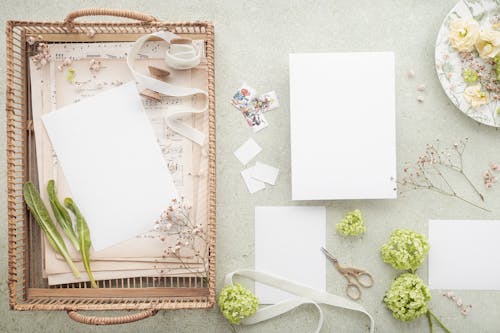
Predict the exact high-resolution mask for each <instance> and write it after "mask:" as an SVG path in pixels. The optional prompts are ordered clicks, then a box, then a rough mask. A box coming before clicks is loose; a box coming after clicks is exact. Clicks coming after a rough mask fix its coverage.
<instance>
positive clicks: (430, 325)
mask: <svg viewBox="0 0 500 333" xmlns="http://www.w3.org/2000/svg"><path fill="white" fill-rule="evenodd" d="M427 319H428V320H429V328H430V329H431V333H434V324H433V323H432V317H431V314H430V312H429V311H427Z"/></svg>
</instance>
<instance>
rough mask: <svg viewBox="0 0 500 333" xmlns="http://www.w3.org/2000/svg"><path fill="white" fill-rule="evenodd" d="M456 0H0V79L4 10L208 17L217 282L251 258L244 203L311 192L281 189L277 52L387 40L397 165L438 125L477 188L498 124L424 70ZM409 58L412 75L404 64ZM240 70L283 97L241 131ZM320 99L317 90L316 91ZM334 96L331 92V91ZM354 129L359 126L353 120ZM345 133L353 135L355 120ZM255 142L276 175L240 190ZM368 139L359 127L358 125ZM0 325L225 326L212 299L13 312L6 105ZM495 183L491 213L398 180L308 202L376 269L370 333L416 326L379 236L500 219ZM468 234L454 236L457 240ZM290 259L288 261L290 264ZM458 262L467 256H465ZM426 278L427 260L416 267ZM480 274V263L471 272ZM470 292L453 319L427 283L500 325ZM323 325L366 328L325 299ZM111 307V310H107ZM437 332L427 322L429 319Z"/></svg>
mask: <svg viewBox="0 0 500 333" xmlns="http://www.w3.org/2000/svg"><path fill="white" fill-rule="evenodd" d="M455 2H456V0H441V1H431V0H399V1H397V0H377V1H373V0H336V1H284V0H283V1H281V0H280V1H255V0H247V1H229V0H228V1H190V0H186V1H170V0H162V1H160V0H157V1H148V0H140V1H132V0H127V1H119V0H106V1H104V0H89V1H62V0H61V1H46V0H45V1H27V0H22V1H14V0H3V1H2V9H1V10H0V12H1V13H0V20H1V22H0V27H1V29H2V33H1V34H0V38H1V39H0V41H1V42H0V66H1V67H0V77H1V78H5V60H4V59H5V34H4V30H5V21H6V20H7V19H19V20H38V21H55V20H62V19H63V18H64V17H65V15H66V14H67V13H68V12H70V11H72V10H75V9H79V8H84V7H112V8H122V9H131V10H138V11H142V12H145V13H149V14H153V15H155V16H157V17H158V18H160V19H164V20H172V21H182V20H211V21H213V22H215V26H216V82H217V86H216V91H217V168H218V169H217V175H218V182H217V195H218V201H217V290H220V288H221V287H222V283H221V282H222V279H223V276H224V275H225V274H226V273H228V272H230V271H232V270H234V269H237V268H244V267H252V266H253V262H254V255H253V250H254V245H253V230H254V229H253V214H254V213H253V212H254V206H256V205H294V204H295V205H297V204H311V203H305V202H292V201H291V193H290V148H289V142H290V138H289V129H288V127H289V113H288V107H289V103H288V100H289V96H288V53H290V52H299V51H302V52H306V51H307V52H321V51H381V50H393V51H394V52H395V53H396V73H397V82H396V83H397V154H398V170H401V167H402V165H403V163H404V162H405V161H408V160H413V159H414V157H415V156H416V154H418V153H419V152H420V151H421V150H422V149H423V147H424V146H425V144H426V143H428V142H431V141H432V140H434V139H436V138H440V139H442V140H443V141H446V142H449V143H452V142H454V141H455V140H457V139H460V138H464V137H470V138H471V143H470V145H469V148H468V152H467V157H466V159H467V167H468V170H470V172H469V173H470V174H471V177H472V178H473V180H474V182H475V183H477V184H478V185H479V186H480V187H481V188H482V178H481V177H482V172H483V171H484V170H486V168H487V164H488V162H489V161H490V160H496V162H497V163H498V162H500V156H499V152H500V148H499V146H498V135H499V132H498V131H497V130H495V129H494V128H489V127H486V126H481V125H478V124H477V123H475V122H473V121H471V120H470V119H469V118H467V117H466V116H464V115H463V114H462V113H460V112H459V111H457V110H456V109H455V108H454V106H453V105H452V104H451V103H450V102H449V101H448V99H447V98H446V96H445V94H444V92H443V91H442V89H441V87H440V85H439V82H438V80H437V77H436V75H435V72H434V67H433V66H434V42H435V38H436V34H437V31H438V28H439V26H440V24H441V21H442V19H443V18H444V16H445V15H446V13H447V12H448V11H449V10H450V9H451V8H452V7H453V5H454V4H455ZM410 68H412V69H413V70H414V71H415V73H416V77H415V78H414V79H412V80H410V79H408V78H407V76H406V73H407V71H408V70H409V69H410ZM242 81H246V82H247V83H249V84H250V85H252V86H253V87H254V88H256V89H257V90H258V91H260V92H265V91H269V90H273V89H274V90H276V91H277V93H278V95H279V97H280V100H281V103H282V107H281V108H280V109H279V110H277V111H272V112H271V113H269V114H268V115H266V117H267V119H268V121H269V123H270V126H269V127H268V128H267V129H265V130H263V131H262V132H260V133H257V134H252V133H251V131H250V130H249V129H248V128H247V126H246V124H245V123H244V121H243V118H242V117H241V115H240V114H238V112H237V111H236V110H235V109H234V108H233V107H232V106H231V105H230V104H229V103H228V100H229V98H230V97H231V96H232V93H233V92H234V90H235V89H236V88H237V87H238V86H239V85H240V83H241V82H242ZM420 83H425V84H426V86H427V89H426V91H425V94H424V95H425V102H424V103H423V104H419V103H418V102H417V101H416V96H417V91H416V87H417V86H418V84H420ZM0 96H2V98H1V99H0V109H2V110H4V106H5V101H4V98H3V96H5V80H4V79H2V80H0ZM325 98H327V97H325ZM332 103H334V101H332ZM360 134H362V133H360ZM353 135H358V134H357V133H353ZM250 136H252V137H254V138H255V140H256V141H257V142H258V143H259V144H260V145H261V146H262V147H263V148H264V150H263V152H262V153H261V155H260V158H261V160H262V161H266V162H267V163H269V164H271V165H275V166H278V167H279V168H280V169H281V174H280V176H279V180H278V182H277V185H276V186H274V187H271V188H268V189H267V190H266V191H262V192H259V193H257V194H255V195H250V194H249V193H248V192H247V190H246V188H245V187H244V184H243V182H242V180H241V179H240V173H239V172H240V170H241V169H242V167H241V165H240V163H239V162H238V161H237V160H236V159H235V158H234V156H233V155H232V152H233V151H234V150H235V149H236V148H237V147H238V146H239V145H240V144H241V143H242V142H244V141H245V140H246V139H247V138H248V137H250ZM367 139H369V138H367ZM0 151H2V154H0V186H1V187H0V212H1V214H0V230H1V232H0V331H2V332H53V333H56V332H122V331H123V332H138V331H142V332H231V328H230V327H229V325H228V324H227V323H226V321H225V320H224V319H223V317H222V316H221V315H220V314H219V312H218V310H217V309H213V310H209V311H168V312H167V311H163V312H161V313H159V314H158V315H157V316H156V317H154V318H152V319H147V320H143V321H141V322H137V323H133V324H129V325H122V326H117V327H90V326H85V325H81V324H77V323H74V322H72V321H71V320H70V319H69V318H68V317H67V315H66V314H65V313H63V312H22V313H21V312H13V311H10V310H9V307H8V298H7V245H6V242H7V235H6V230H7V226H6V215H7V214H6V207H7V204H6V170H5V165H6V163H5V153H3V152H4V151H5V113H4V112H1V113H0ZM499 187H500V184H499V185H497V187H496V188H493V189H491V190H488V191H486V190H485V191H484V192H486V193H487V195H486V197H487V199H486V200H487V202H486V204H487V205H488V206H489V208H490V209H492V210H493V212H492V213H483V212H482V211H480V210H478V209H475V208H473V207H469V206H466V205H464V204H462V203H461V202H458V201H455V200H453V199H447V198H443V197H440V196H438V195H437V194H432V193H425V192H420V193H408V194H406V195H404V196H400V197H399V199H397V200H395V201H340V202H324V203H322V202H320V203H317V202H316V203H313V204H325V205H326V206H327V207H328V210H327V217H328V236H327V245H328V246H329V247H330V248H331V249H332V250H333V251H334V252H335V253H336V254H337V255H338V257H339V258H341V260H342V262H345V263H351V264H353V265H356V266H359V267H364V268H366V269H368V270H369V271H371V272H372V273H373V274H374V276H375V279H376V283H375V286H374V287H373V288H372V289H371V290H368V291H365V293H364V295H363V299H362V300H361V301H360V303H361V304H363V305H364V306H365V307H366V308H367V309H368V311H370V312H371V313H372V314H373V315H374V317H375V321H376V326H377V332H381V333H390V332H428V323H427V319H426V318H421V319H419V320H416V321H414V322H413V323H410V324H407V323H401V322H398V321H396V320H394V319H393V318H392V317H391V314H390V313H389V312H388V310H386V309H385V307H384V306H383V303H382V297H383V295H384V292H385V290H386V289H387V288H388V286H389V284H390V282H391V280H392V279H393V277H394V276H395V275H396V274H395V271H394V270H393V269H392V268H391V267H389V266H388V265H386V264H384V263H383V262H382V261H381V259H380V255H379V248H380V246H381V245H382V244H383V243H384V242H385V241H386V239H387V238H388V236H389V234H390V233H391V231H392V230H393V229H395V228H401V227H409V228H412V229H414V230H416V231H419V232H425V233H426V231H427V221H428V219H431V218H441V219H452V218H477V219H495V218H497V219H498V218H500V200H499V199H500V188H499ZM354 208H359V209H361V210H362V211H363V213H364V215H365V217H366V220H367V227H368V232H367V234H366V235H365V236H364V237H363V238H362V239H359V240H345V239H343V238H341V237H339V236H337V235H336V234H335V230H334V224H335V223H336V222H337V221H338V220H339V219H340V218H341V216H342V215H343V214H344V212H345V211H346V210H349V209H354ZM466 250H467V244H464V251H466ZM297 265H300V263H297ZM464 265H467V263H464ZM419 273H420V275H421V276H422V277H423V278H424V279H425V280H426V279H427V269H426V265H424V267H423V268H422V269H421V270H420V271H419ZM478 274H488V272H478ZM327 286H328V290H329V291H330V292H332V293H335V294H338V295H343V289H344V286H345V281H344V279H343V278H342V277H341V276H340V275H339V274H338V273H337V272H336V271H335V270H334V269H333V267H331V266H328V270H327ZM457 294H458V295H459V296H461V297H462V299H463V300H464V302H466V303H469V304H472V305H473V309H472V312H471V314H470V315H469V316H468V317H466V318H464V317H462V316H461V315H460V314H459V311H458V310H457V308H456V306H455V305H454V304H452V303H451V302H450V301H449V300H447V299H445V298H444V297H442V296H441V293H440V292H439V291H433V292H432V296H433V300H432V301H431V303H430V306H431V307H432V309H433V310H434V312H435V313H437V314H438V315H440V317H441V318H442V319H443V321H444V322H445V323H446V324H448V326H449V328H450V329H451V331H452V332H477V333H480V332H498V331H500V328H499V327H500V316H499V315H498V314H499V313H500V293H498V292H486V291H485V292H478V291H460V292H457ZM325 313H326V319H327V322H328V324H327V325H325V326H324V328H323V331H322V332H332V331H335V332H367V331H368V330H367V325H368V322H367V320H366V319H365V317H362V316H360V315H358V314H355V313H352V312H348V311H344V310H339V309H334V308H326V307H325ZM112 314H114V313H112ZM316 320H317V314H316V313H315V312H314V309H313V308H312V307H309V306H304V307H302V308H300V309H297V310H295V311H292V312H291V313H288V314H286V315H284V316H282V317H280V318H277V319H274V320H272V321H268V322H266V323H262V324H259V325H256V326H254V327H240V328H238V332H310V331H312V330H313V329H314V327H315V325H316V323H315V321H316ZM436 331H439V329H438V328H436Z"/></svg>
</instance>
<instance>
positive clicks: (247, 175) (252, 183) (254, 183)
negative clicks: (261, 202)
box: [241, 166, 266, 194]
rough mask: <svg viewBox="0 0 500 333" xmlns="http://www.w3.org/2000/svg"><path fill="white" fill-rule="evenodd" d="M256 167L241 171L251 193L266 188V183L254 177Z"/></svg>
mask: <svg viewBox="0 0 500 333" xmlns="http://www.w3.org/2000/svg"><path fill="white" fill-rule="evenodd" d="M254 168H255V166H253V167H250V168H247V169H245V170H243V171H241V177H243V180H244V181H245V184H246V185H247V188H248V191H249V192H250V193H251V194H253V193H255V192H258V191H260V190H263V189H265V188H266V184H264V183H263V182H261V181H259V180H257V179H254V178H252V174H253V172H254Z"/></svg>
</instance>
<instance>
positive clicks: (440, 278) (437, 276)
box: [429, 220, 500, 290]
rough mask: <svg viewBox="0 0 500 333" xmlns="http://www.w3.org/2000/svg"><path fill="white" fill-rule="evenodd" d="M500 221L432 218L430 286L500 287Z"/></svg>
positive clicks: (445, 287) (486, 288) (441, 287)
mask: <svg viewBox="0 0 500 333" xmlns="http://www.w3.org/2000/svg"><path fill="white" fill-rule="evenodd" d="M499 235H500V221H488V220H471V221H469V220H432V221H429V243H430V246H431V249H430V251H429V287H430V288H431V289H455V290H457V289H471V290H500V242H499V241H498V236H499Z"/></svg>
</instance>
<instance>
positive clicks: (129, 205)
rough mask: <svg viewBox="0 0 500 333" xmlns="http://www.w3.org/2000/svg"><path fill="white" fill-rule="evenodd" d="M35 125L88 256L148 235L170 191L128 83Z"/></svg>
mask: <svg viewBox="0 0 500 333" xmlns="http://www.w3.org/2000/svg"><path fill="white" fill-rule="evenodd" d="M42 119H43V122H44V125H45V128H46V129H47V133H48V135H49V138H50V140H51V142H52V146H53V148H54V150H55V152H56V154H57V158H58V160H59V162H60V163H61V166H62V169H63V172H64V175H65V177H66V180H67V181H68V184H69V187H70V189H71V193H72V195H73V199H74V201H75V202H76V204H77V205H78V206H79V208H80V210H81V212H82V214H83V215H84V216H85V218H86V220H87V223H88V225H89V229H90V235H91V239H92V245H93V247H94V249H95V250H96V251H99V250H102V249H104V248H106V247H108V246H111V245H113V244H116V243H119V242H121V241H124V240H126V239H129V238H132V237H134V236H136V235H138V234H141V233H144V232H146V231H148V230H151V229H152V226H153V222H154V220H155V219H157V218H158V216H159V215H160V213H161V211H162V210H163V209H165V208H166V207H167V206H168V205H169V204H170V200H171V199H172V198H173V197H175V196H176V189H175V186H174V183H173V181H172V177H171V175H170V173H169V171H168V168H167V165H166V163H165V161H164V159H163V156H162V154H161V151H160V147H159V146H158V143H157V142H156V139H155V135H154V133H153V129H152V127H151V124H150V122H149V120H148V118H147V116H146V114H145V112H144V108H143V105H142V102H141V100H140V98H139V94H138V92H137V89H136V87H135V83H134V82H129V83H127V84H124V85H122V86H120V87H117V88H112V89H109V90H107V91H105V92H103V93H100V94H98V95H96V96H94V97H88V98H86V99H84V100H82V101H81V102H79V103H75V104H71V105H68V106H65V107H63V108H60V109H58V110H56V111H54V112H51V113H49V114H47V115H45V116H43V117H42ZM44 186H45V184H44V185H43V187H44ZM61 199H62V198H61Z"/></svg>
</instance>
